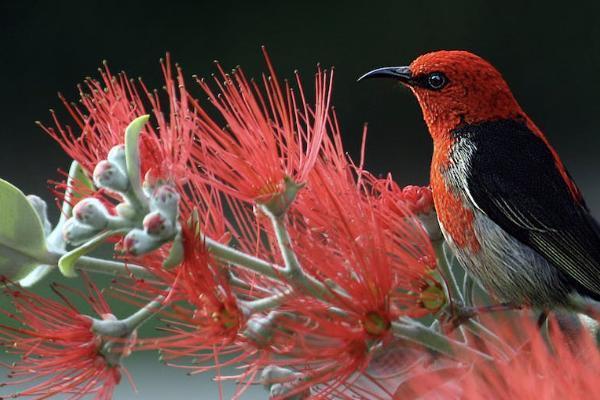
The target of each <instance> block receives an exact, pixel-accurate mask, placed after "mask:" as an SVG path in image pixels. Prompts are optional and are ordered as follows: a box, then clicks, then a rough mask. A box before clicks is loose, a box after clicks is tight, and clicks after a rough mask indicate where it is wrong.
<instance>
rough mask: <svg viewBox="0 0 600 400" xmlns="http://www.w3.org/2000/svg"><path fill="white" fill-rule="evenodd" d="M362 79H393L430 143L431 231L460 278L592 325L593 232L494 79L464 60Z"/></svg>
mask: <svg viewBox="0 0 600 400" xmlns="http://www.w3.org/2000/svg"><path fill="white" fill-rule="evenodd" d="M370 78H391V79H394V80H396V81H398V82H400V83H401V84H402V85H404V86H406V87H408V88H410V90H411V91H412V93H413V94H414V95H415V96H416V98H417V100H418V103H419V105H420V107H421V111H422V114H423V118H424V120H425V123H426V125H427V128H428V130H429V133H430V135H431V138H432V139H433V156H432V160H431V170H430V185H431V189H432V194H433V200H434V205H435V208H436V212H437V216H438V221H439V224H440V228H441V230H442V234H443V236H444V239H445V241H446V243H447V246H448V247H449V248H450V249H451V250H452V251H453V253H454V254H455V256H456V258H457V259H458V261H459V263H460V264H461V265H462V266H463V267H464V268H465V270H466V271H467V272H468V273H469V274H470V275H471V276H473V277H474V278H475V280H476V281H478V282H479V283H480V285H482V286H483V287H484V288H485V289H487V290H488V291H489V292H491V293H492V294H493V295H494V296H495V297H496V298H497V299H499V300H501V301H502V302H503V303H506V304H509V305H512V306H514V307H515V308H521V307H536V308H538V309H541V310H555V309H568V310H571V311H577V312H583V313H586V314H588V315H592V316H594V317H595V318H596V319H597V318H598V316H599V315H600V314H598V310H599V308H598V304H599V303H598V301H599V300H600V229H599V226H598V223H597V222H596V220H595V219H594V217H593V216H592V215H591V212H590V210H589V208H588V206H587V205H586V202H585V200H584V198H583V196H582V193H581V191H580V189H579V188H578V187H577V185H576V184H575V182H574V180H573V178H572V177H571V175H570V174H569V172H568V171H567V169H566V167H565V165H564V164H563V162H562V161H561V159H560V157H559V156H558V153H557V152H556V150H555V149H554V148H553V147H552V146H551V144H550V142H549V141H548V139H547V138H546V136H545V135H544V133H543V132H542V131H541V130H540V129H539V128H538V126H537V125H536V124H535V123H534V122H533V121H532V119H531V118H530V117H529V116H528V115H527V114H526V113H525V111H523V109H522V108H521V106H520V105H519V103H518V102H517V100H516V99H515V97H514V95H513V93H512V91H511V89H510V88H509V86H508V84H507V83H506V81H505V80H504V78H503V77H502V75H501V73H500V72H499V71H498V70H497V69H496V68H495V67H494V66H493V65H492V64H490V63H489V62H488V61H486V60H484V59H483V58H481V57H479V56H477V55H475V54H473V53H470V52H467V51H463V50H442V51H435V52H431V53H427V54H424V55H421V56H419V57H418V58H416V59H415V60H414V61H413V62H412V63H411V64H410V65H409V66H400V67H383V68H377V69H374V70H372V71H370V72H368V73H366V74H364V75H363V76H361V77H360V78H359V81H362V80H365V79H370ZM590 305H591V306H590Z"/></svg>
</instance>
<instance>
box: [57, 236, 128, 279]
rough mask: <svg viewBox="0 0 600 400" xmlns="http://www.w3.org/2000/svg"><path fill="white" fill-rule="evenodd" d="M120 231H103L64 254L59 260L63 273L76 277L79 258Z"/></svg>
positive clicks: (59, 266)
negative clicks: (76, 265)
mask: <svg viewBox="0 0 600 400" xmlns="http://www.w3.org/2000/svg"><path fill="white" fill-rule="evenodd" d="M119 232H120V231H119V230H109V231H105V232H102V233H101V234H99V235H98V236H94V237H93V238H92V239H90V240H89V241H87V242H86V243H84V244H82V245H81V246H79V247H77V248H75V249H73V250H71V251H69V252H68V253H66V254H65V255H63V256H62V257H61V258H60V260H58V268H59V269H60V272H62V274H63V275H64V276H66V277H68V278H74V277H76V276H77V273H76V272H75V264H76V263H77V260H79V258H81V257H82V256H84V255H86V254H88V253H89V252H91V251H93V250H94V249H96V248H97V247H98V246H100V245H101V244H102V243H103V242H104V241H105V240H106V239H108V238H109V237H110V236H112V235H115V234H117V233H119Z"/></svg>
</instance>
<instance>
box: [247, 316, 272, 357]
mask: <svg viewBox="0 0 600 400" xmlns="http://www.w3.org/2000/svg"><path fill="white" fill-rule="evenodd" d="M276 318H277V313H276V312H273V311H272V312H270V313H269V314H268V315H267V316H264V315H253V316H252V317H250V319H249V320H248V322H246V329H245V330H244V333H243V335H244V336H245V337H246V339H248V340H251V341H253V342H254V343H255V345H256V346H257V347H259V348H260V347H264V346H267V345H268V344H269V343H270V342H271V339H272V338H273V334H274V333H275V319H276Z"/></svg>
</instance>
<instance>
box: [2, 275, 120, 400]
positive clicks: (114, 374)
mask: <svg viewBox="0 0 600 400" xmlns="http://www.w3.org/2000/svg"><path fill="white" fill-rule="evenodd" d="M88 287H89V294H83V293H78V294H80V295H81V296H83V298H84V299H85V300H86V301H87V302H88V303H89V304H90V305H91V307H92V308H93V309H94V311H95V312H96V313H97V314H98V315H99V316H100V317H102V318H107V319H110V318H114V317H113V316H112V314H111V313H110V310H109V308H108V305H107V303H106V302H105V300H104V298H103V297H102V295H101V294H100V292H99V290H98V289H97V288H96V287H95V286H94V285H93V284H92V283H91V282H89V281H88ZM64 289H66V290H68V288H64ZM54 290H55V292H56V293H57V294H58V295H59V296H60V297H61V299H62V300H63V303H60V302H56V301H53V300H49V299H45V298H43V297H40V296H38V295H36V294H34V293H32V292H29V291H26V290H24V289H22V288H20V287H17V286H15V285H12V284H8V285H7V287H6V288H5V290H4V292H5V294H6V295H7V296H9V297H10V298H11V299H12V303H13V305H14V308H15V312H9V311H8V310H0V312H1V313H2V314H4V315H5V316H6V317H8V318H10V319H11V320H13V321H14V322H16V325H15V326H13V325H0V341H1V344H2V345H3V346H4V347H5V349H6V351H7V352H8V353H11V354H17V355H20V357H21V359H20V360H19V361H17V362H15V363H13V364H12V365H5V367H6V368H7V369H9V370H10V373H9V378H10V381H9V382H8V383H5V384H3V385H18V386H22V385H28V386H29V387H28V388H27V389H24V390H22V391H20V392H18V393H15V394H12V395H11V396H13V397H32V398H35V399H46V398H48V397H51V396H54V395H61V394H69V395H71V397H69V398H70V399H79V398H82V397H83V396H86V395H94V398H95V399H98V400H100V399H106V400H108V399H110V398H112V393H113V390H114V388H115V386H116V385H117V384H118V383H119V381H120V379H121V373H122V372H126V371H124V369H123V368H122V367H120V365H118V364H115V363H114V360H113V361H109V360H108V359H107V358H106V355H105V354H103V352H102V346H103V343H104V338H102V337H100V336H98V335H97V334H95V333H94V332H93V331H92V319H91V318H89V317H87V316H85V315H82V314H80V313H79V312H78V311H77V310H76V309H75V308H74V306H73V305H72V304H71V303H70V302H69V301H68V300H67V298H66V297H65V296H64V295H63V294H62V293H60V292H59V291H58V289H56V288H54ZM112 358H113V357H111V359H112ZM117 359H118V357H115V360H117Z"/></svg>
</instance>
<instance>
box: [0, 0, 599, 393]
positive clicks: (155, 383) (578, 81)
mask: <svg viewBox="0 0 600 400" xmlns="http://www.w3.org/2000/svg"><path fill="white" fill-rule="evenodd" d="M261 44H265V45H266V46H267V47H268V49H269V52H270V54H271V56H272V58H273V60H274V62H275V65H276V67H277V69H278V71H279V74H280V76H288V77H289V76H291V74H292V71H293V70H294V69H299V70H300V71H301V73H302V75H303V76H304V77H305V78H306V79H307V80H309V79H310V77H311V76H312V73H313V72H314V67H315V64H316V63H317V62H320V63H321V64H322V65H324V66H327V67H328V66H331V65H334V66H335V67H336V76H337V77H336V82H335V97H334V103H335V105H336V107H337V110H338V114H339V118H340V120H341V122H342V128H343V135H344V139H345V142H346V144H347V148H348V149H349V151H350V153H351V154H353V155H354V156H356V155H357V153H358V148H359V138H360V134H361V129H362V124H363V123H364V122H367V121H368V122H369V137H368V145H367V166H368V168H370V169H371V170H372V171H373V172H375V173H385V172H387V171H391V172H393V174H394V176H395V177H396V179H397V180H398V181H399V182H400V183H402V184H410V183H416V184H426V183H427V181H428V179H427V177H428V166H429V159H430V155H431V141H430V139H429V137H428V135H427V131H426V128H425V125H424V123H423V122H422V119H421V115H420V111H419V109H418V107H417V104H416V101H415V100H414V99H413V98H412V96H411V95H410V94H409V93H408V92H407V91H406V90H402V89H401V88H399V87H397V86H396V85H394V84H393V83H391V82H385V81H381V82H376V81H369V82H365V83H361V84H357V83H356V82H355V80H356V78H357V77H358V76H359V75H361V74H362V73H364V72H366V71H368V70H370V69H371V68H373V67H377V66H385V65H403V64H407V63H409V62H410V61H411V60H412V59H413V58H414V57H416V56H418V55H419V54H421V53H424V52H428V51H431V50H438V49H467V50H470V51H473V52H475V53H478V54H479V55H481V56H483V57H485V58H487V59H488V60H490V61H491V62H492V63H493V64H494V65H496V66H497V67H498V68H499V69H500V70H501V71H502V72H503V74H504V76H505V77H506V79H507V80H508V82H509V83H510V85H511V87H512V88H513V91H514V92H515V95H516V97H517V98H518V99H519V101H520V102H521V104H522V106H523V107H524V109H525V110H526V111H527V112H528V113H529V115H530V116H531V117H532V118H533V119H534V121H535V122H536V123H537V124H538V125H539V126H540V127H541V128H542V130H543V131H544V132H545V133H546V134H547V136H548V137H549V139H550V141H551V142H552V143H553V144H554V145H555V147H556V148H557V150H558V152H559V153H560V155H561V156H562V158H563V160H564V161H565V163H566V165H567V166H568V168H569V169H570V171H571V173H572V175H573V176H574V177H575V179H576V181H577V182H578V184H579V185H580V186H581V188H582V190H583V192H584V195H585V196H586V198H587V201H588V203H589V205H590V206H591V208H592V209H593V211H594V213H595V214H596V215H600V214H599V212H600V186H599V185H598V184H597V176H598V172H599V171H600V158H599V157H598V156H597V154H598V147H599V144H600V139H599V137H600V128H599V126H598V125H599V121H598V118H599V116H600V102H599V101H598V96H599V93H598V91H599V89H600V2H596V1H587V2H577V1H571V2H558V1H556V2H549V1H539V2H527V1H519V2H507V1H502V2H500V1H483V0H482V1H428V2H420V1H414V0H413V1H410V2H409V1H377V0H371V1H365V2H359V1H345V2H308V1H303V2H301V1H294V2H285V1H273V2H266V1H265V2H253V1H245V2H232V1H226V2H225V1H211V2H204V1H195V2H176V1H164V2H162V3H158V2H150V1H145V2H143V1H128V2H126V1H121V2H107V1H87V2H86V1H79V2H51V1H37V2H36V1H14V2H8V1H0V50H1V53H0V79H1V81H0V82H1V84H0V177H1V178H4V179H7V180H9V181H11V182H13V183H15V184H16V185H18V186H19V187H21V188H22V189H23V190H24V191H25V192H26V193H37V194H40V195H42V196H43V197H45V198H46V199H48V200H51V196H50V195H49V193H48V192H47V189H46V180H47V179H50V178H57V177H58V176H59V175H58V173H57V172H56V169H57V168H63V169H64V168H67V166H68V162H69V161H68V160H67V158H66V157H65V156H64V155H63V154H62V153H61V151H60V149H59V147H58V146H57V145H56V144H55V143H53V142H52V140H51V139H50V138H49V137H48V136H46V135H45V134H44V133H43V132H41V131H40V130H39V129H38V128H37V127H36V126H35V125H34V123H33V122H34V121H35V120H38V119H39V120H42V121H46V122H48V121H49V114H48V112H47V109H48V108H56V109H61V105H60V103H59V101H58V99H57V98H56V95H55V94H56V92H57V91H59V90H60V91H61V92H63V93H64V94H65V95H66V96H67V97H68V98H70V99H75V96H76V90H75V85H76V84H77V83H78V82H80V81H81V80H82V79H83V78H84V77H85V76H88V75H94V74H95V71H96V68H97V67H98V66H99V65H100V62H101V60H103V59H107V60H109V63H110V65H111V66H112V69H113V70H114V71H118V70H121V69H123V70H125V71H127V72H128V74H129V75H130V76H131V77H136V76H138V75H140V76H143V77H144V78H145V81H146V83H147V84H148V85H149V86H152V87H156V86H159V85H161V81H160V69H159V65H158V59H159V57H161V56H162V55H163V54H164V53H165V51H170V52H171V53H172V55H173V58H174V60H176V61H178V62H179V63H180V64H181V65H182V66H183V68H184V71H185V73H186V75H188V76H191V75H192V74H198V75H201V76H208V75H209V74H210V73H211V72H213V66H212V63H211V61H212V60H213V59H219V60H220V61H221V62H222V64H223V65H224V66H226V67H233V66H235V65H238V64H241V65H242V66H243V67H244V68H245V70H246V71H247V72H248V74H250V75H256V74H257V73H258V72H259V71H260V70H261V69H262V68H263V62H262V58H261V53H260V50H259V47H260V45H261ZM189 83H190V86H192V83H191V80H190V82H189ZM54 215H56V212H54ZM145 360H146V359H140V361H139V363H141V364H140V365H145V366H147V368H149V369H147V370H146V369H144V371H147V373H146V372H145V373H140V372H139V371H136V365H137V364H135V365H132V366H131V369H132V371H133V373H134V376H135V377H136V380H137V381H138V384H139V386H140V390H141V394H140V396H139V398H142V399H151V398H152V399H153V398H157V399H158V398H164V396H165V395H166V394H168V393H172V394H173V396H172V398H174V399H175V398H189V396H186V395H184V394H183V392H182V390H184V389H185V390H186V393H191V392H190V391H193V392H195V393H198V395H197V396H196V398H199V399H201V398H212V397H214V393H215V392H211V394H209V393H208V392H198V391H197V390H196V389H193V388H198V387H200V388H201V387H204V386H202V385H200V386H199V383H198V381H197V380H195V381H194V380H193V381H192V382H195V384H194V385H189V386H188V382H190V379H191V378H189V379H187V380H186V379H184V378H176V377H179V376H180V375H181V374H178V373H172V372H168V373H169V375H168V377H167V376H166V375H163V374H164V373H166V372H161V371H163V370H158V369H153V367H152V365H153V364H152V363H150V362H149V361H145ZM175 372H177V371H175ZM178 379H181V380H178ZM188 389H189V390H188ZM202 390H206V389H202ZM122 393H123V394H120V395H119V396H118V398H128V397H129V396H130V391H129V389H125V390H123V392H122ZM258 393H260V391H258Z"/></svg>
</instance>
